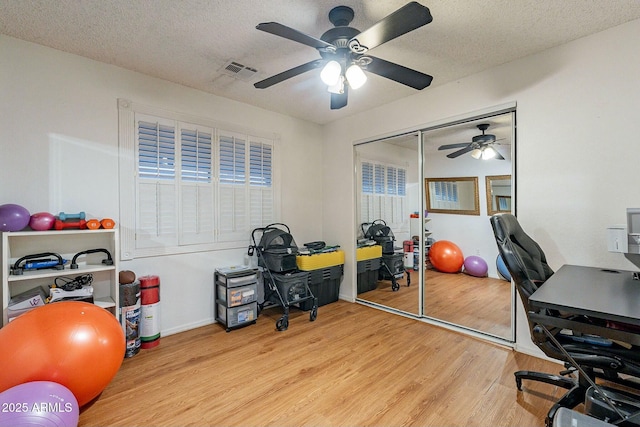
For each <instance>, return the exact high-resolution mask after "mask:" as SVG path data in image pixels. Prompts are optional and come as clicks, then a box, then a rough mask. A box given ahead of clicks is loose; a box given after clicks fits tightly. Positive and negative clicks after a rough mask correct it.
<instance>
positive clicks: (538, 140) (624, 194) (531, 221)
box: [324, 20, 640, 354]
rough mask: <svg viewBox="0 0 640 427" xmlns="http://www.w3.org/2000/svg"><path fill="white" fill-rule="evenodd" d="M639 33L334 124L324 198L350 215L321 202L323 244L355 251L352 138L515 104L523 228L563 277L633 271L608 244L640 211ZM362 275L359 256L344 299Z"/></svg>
mask: <svg viewBox="0 0 640 427" xmlns="http://www.w3.org/2000/svg"><path fill="white" fill-rule="evenodd" d="M638 35H640V20H636V21H632V22H629V23H626V24H624V25H621V26H619V27H616V28H613V29H609V30H607V31H604V32H601V33H599V34H595V35H592V36H589V37H585V38H583V39H580V40H576V41H574V42H571V43H568V44H566V45H563V46H561V47H558V48H554V49H550V50H548V51H545V52H543V53H541V54H537V55H533V56H530V57H527V58H523V59H520V60H517V61H514V62H511V63H508V64H504V65H502V66H500V67H497V68H494V69H491V70H487V71H485V72H482V73H479V74H476V75H473V76H471V77H468V78H465V79H461V80H459V81H456V82H453V83H450V84H446V85H443V86H438V87H433V88H430V89H425V90H424V91H422V92H419V93H417V94H416V95H414V96H412V97H409V98H405V99H403V100H401V101H398V102H395V103H392V104H388V105H385V106H383V107H380V108H377V109H375V110H371V111H368V112H366V113H363V114H357V115H353V116H349V117H346V118H344V119H342V120H340V121H337V122H334V123H332V124H330V125H327V126H326V127H325V129H324V131H325V135H324V140H325V144H324V161H325V164H326V165H332V167H331V168H327V173H325V176H324V189H325V194H324V196H325V200H332V201H333V203H332V206H336V204H337V205H339V206H341V208H340V209H330V208H329V206H328V205H327V204H325V205H324V223H325V227H324V235H325V239H334V240H336V241H337V242H338V243H339V244H341V245H343V247H345V248H347V253H353V242H354V236H353V232H352V230H353V225H352V224H353V218H354V216H353V213H354V197H353V190H352V189H353V179H354V178H353V164H352V159H353V149H352V146H351V144H352V143H353V142H354V141H361V140H364V139H367V138H372V137H373V136H376V135H382V134H389V133H391V132H392V131H394V130H399V129H409V128H417V127H421V125H426V124H429V123H433V122H435V121H439V120H443V119H445V118H447V117H454V116H459V115H461V114H464V113H468V112H472V111H476V110H481V109H485V108H487V107H491V106H494V105H499V104H504V103H507V102H513V101H515V102H517V137H518V139H517V142H518V146H517V157H516V161H517V203H518V205H517V213H518V217H519V219H520V221H521V223H522V225H523V226H524V228H525V229H526V230H527V232H528V233H529V234H530V235H531V236H532V237H533V238H534V239H535V240H537V241H538V243H540V245H541V246H542V247H543V248H544V249H545V251H546V253H547V255H548V258H549V262H550V264H551V266H552V267H553V268H554V269H558V268H559V267H560V266H561V265H562V264H565V263H572V264H582V265H589V266H606V267H614V268H627V269H634V268H635V267H634V265H633V264H631V263H630V262H629V261H628V260H627V259H625V258H624V257H623V256H622V255H620V254H614V253H609V252H607V249H606V241H605V237H606V228H607V227H608V226H610V225H612V224H620V223H625V221H626V217H625V210H626V208H627V207H638V206H640V191H638V188H637V185H638V184H637V182H638V180H637V170H638V159H640V154H639V151H640V145H639V144H638V138H639V135H640V120H638V118H637V117H636V116H637V114H638V112H639V111H640V55H638V49H637V39H638ZM496 48H499V46H497V47H496ZM373 79H375V77H372V81H371V84H374V83H375V82H374V81H373ZM437 79H438V76H435V81H437ZM365 88H366V87H365ZM338 184H339V185H338ZM353 267H354V262H353V261H352V260H350V262H348V263H347V265H345V283H343V286H342V289H341V293H342V295H343V296H345V297H354V296H355V291H354V290H353V288H355V285H354V281H355V274H354V268H353ZM347 281H351V282H350V285H351V288H349V283H346V282H347ZM594 297H596V296H594ZM517 322H518V327H517V340H518V347H519V349H521V350H522V351H526V352H532V353H535V354H541V353H539V352H538V351H537V349H536V348H535V347H534V345H533V344H532V343H531V341H530V339H529V332H528V329H527V325H526V321H525V317H524V313H523V312H522V310H521V307H519V312H518V316H517Z"/></svg>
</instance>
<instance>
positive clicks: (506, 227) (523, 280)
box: [490, 214, 640, 426]
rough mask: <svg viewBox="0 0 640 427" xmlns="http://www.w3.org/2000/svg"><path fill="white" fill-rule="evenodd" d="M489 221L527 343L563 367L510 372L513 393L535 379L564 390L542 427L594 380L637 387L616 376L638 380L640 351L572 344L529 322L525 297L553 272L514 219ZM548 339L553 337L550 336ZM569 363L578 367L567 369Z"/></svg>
mask: <svg viewBox="0 0 640 427" xmlns="http://www.w3.org/2000/svg"><path fill="white" fill-rule="evenodd" d="M490 221H491V226H492V227H493V233H494V236H495V238H496V243H497V244H498V250H499V252H500V255H502V259H503V260H504V263H505V265H506V267H507V269H508V270H509V273H510V274H511V278H512V279H513V281H514V283H515V285H516V289H517V290H518V294H519V295H520V299H521V300H522V303H523V305H524V308H525V310H526V313H527V319H528V321H529V330H530V332H531V338H532V340H533V342H534V343H535V344H536V345H537V346H538V347H539V348H540V349H541V350H542V351H543V352H544V354H546V355H547V356H549V357H551V358H553V359H556V360H560V361H563V362H564V363H565V367H566V368H567V369H566V370H564V371H562V372H561V373H560V375H554V374H547V373H541V372H532V371H517V372H515V377H516V386H517V388H518V390H522V380H523V379H526V380H534V381H541V382H544V383H548V384H553V385H556V386H558V387H563V388H566V389H568V390H569V391H568V392H567V393H565V394H564V396H562V397H561V398H560V400H558V401H557V402H556V403H555V404H554V405H553V406H552V408H551V409H550V410H549V413H548V414H547V419H546V425H547V426H551V425H552V422H553V417H554V415H555V413H556V411H557V410H558V409H559V408H561V407H566V408H574V407H576V406H577V405H578V404H580V403H583V402H584V401H585V394H586V392H587V389H588V388H589V387H590V386H591V385H592V384H593V383H594V382H595V379H596V377H598V378H604V379H607V380H608V381H611V382H614V383H619V384H623V385H626V386H630V387H633V388H638V387H639V386H640V383H636V382H633V381H632V380H629V379H628V378H621V377H620V376H619V375H618V374H627V375H631V376H633V377H640V351H638V348H637V347H632V348H630V349H629V348H627V347H628V346H624V345H620V344H618V343H613V345H611V346H610V347H603V346H598V345H593V344H589V343H584V342H577V341H575V340H574V338H572V337H571V336H568V335H567V334H565V333H562V334H561V333H560V332H561V330H560V328H549V327H547V326H548V325H540V324H539V323H538V322H536V321H534V320H532V319H531V317H532V316H534V314H533V313H535V312H534V311H533V309H532V308H531V306H530V304H529V296H531V294H533V293H534V292H535V291H536V290H537V289H538V287H539V286H540V285H541V284H542V283H544V282H545V281H546V280H547V279H548V278H549V277H551V276H552V275H553V273H554V272H553V270H552V269H551V267H549V265H548V264H547V260H546V257H545V254H544V252H543V251H542V248H540V246H539V245H538V244H537V243H536V242H535V241H534V240H533V239H532V238H531V237H529V236H528V235H527V234H526V233H525V232H524V230H523V229H522V227H521V226H520V224H519V223H518V220H517V219H516V217H515V216H513V215H511V214H497V215H494V216H492V217H491V218H490ZM541 314H547V315H552V316H560V317H562V314H561V313H558V312H553V311H549V310H545V311H544V313H541ZM568 319H570V320H571V321H578V322H581V323H589V324H595V325H598V326H606V325H605V324H598V323H599V320H598V319H591V318H587V317H585V316H571V317H568ZM549 335H551V336H552V337H553V338H550V337H549ZM554 341H555V342H554ZM557 344H558V345H559V346H560V347H562V348H560V347H559V346H558V345H557ZM572 359H573V360H572ZM573 363H576V364H577V365H578V366H577V367H576V366H573ZM574 372H575V373H576V374H577V378H574V377H573V376H572V377H569V376H567V375H569V374H571V373H574Z"/></svg>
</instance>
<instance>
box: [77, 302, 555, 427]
mask: <svg viewBox="0 0 640 427" xmlns="http://www.w3.org/2000/svg"><path fill="white" fill-rule="evenodd" d="M280 315H281V310H280V309H279V308H278V307H275V308H270V309H268V310H265V311H264V312H263V313H262V314H261V315H260V317H259V318H258V322H257V324H255V325H250V326H248V327H245V328H242V329H238V330H234V331H231V332H229V333H226V332H225V331H224V328H223V327H222V326H221V325H218V324H214V325H209V326H205V327H201V328H198V329H194V330H191V331H188V332H184V333H180V334H176V335H172V336H169V337H162V338H161V342H160V345H159V346H158V347H156V348H155V349H150V350H141V351H140V353H138V354H137V355H135V356H133V357H131V358H128V359H125V360H124V362H123V365H122V368H121V369H120V371H119V373H118V374H117V376H116V377H115V378H114V380H113V381H112V382H111V383H110V384H109V386H107V388H106V389H105V390H104V392H103V393H102V394H101V396H99V397H98V398H97V400H95V401H94V402H93V403H91V404H89V405H86V406H85V407H84V408H83V410H82V411H81V415H80V422H79V425H80V426H401V425H402V426H478V427H482V426H487V427H489V426H491V427H496V426H542V425H544V421H543V420H544V416H545V414H546V412H547V410H548V408H549V407H550V406H551V405H552V404H553V402H554V401H555V400H556V399H557V397H559V396H560V395H561V394H562V393H563V392H564V390H560V389H557V388H556V387H554V386H551V385H546V384H541V383H532V382H531V383H529V382H525V384H524V386H525V391H523V392H518V391H517V390H516V386H515V381H514V379H513V372H514V371H516V370H518V369H531V370H543V371H548V372H557V371H558V370H559V369H560V365H557V364H554V363H552V362H548V361H544V360H541V359H538V358H534V357H531V356H527V355H524V354H521V353H516V352H514V351H512V350H510V349H507V348H504V347H501V346H497V345H495V344H491V343H486V342H484V341H482V340H477V339H475V338H472V337H468V336H465V335H462V334H458V333H455V332H451V331H448V330H445V329H443V328H439V327H436V326H432V325H428V324H425V323H422V322H419V321H417V320H412V319H408V318H404V317H402V316H397V315H394V314H390V313H386V312H383V311H381V310H376V309H373V308H370V307H366V306H363V305H360V304H352V303H348V302H345V301H338V302H335V303H332V304H328V305H325V306H322V307H320V308H319V310H318V318H317V320H316V321H315V322H310V321H309V313H308V312H302V311H300V310H297V309H292V313H291V317H290V325H289V329H288V330H287V331H283V332H277V331H276V330H275V320H277V319H278V318H279V317H280Z"/></svg>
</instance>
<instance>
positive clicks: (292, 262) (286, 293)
mask: <svg viewBox="0 0 640 427" xmlns="http://www.w3.org/2000/svg"><path fill="white" fill-rule="evenodd" d="M290 231H291V230H290V229H289V227H288V226H287V225H285V224H281V223H274V224H269V225H267V226H266V227H262V228H256V229H254V230H253V231H252V232H251V240H252V242H253V245H251V246H249V252H248V254H249V256H253V254H254V253H257V256H258V269H259V270H260V271H261V272H262V278H263V281H264V301H263V302H262V303H260V302H258V314H260V311H262V310H263V309H264V307H265V304H268V303H271V305H279V306H281V307H282V309H283V312H284V313H283V315H282V317H280V319H278V321H276V329H277V330H278V331H285V330H287V328H288V327H289V307H290V306H291V305H295V304H300V303H305V302H307V301H310V302H311V303H312V307H311V311H310V313H309V321H311V322H313V321H314V320H316V317H317V316H318V299H317V298H316V297H315V296H314V295H313V293H312V292H311V289H310V288H309V273H308V272H306V271H298V270H297V268H298V265H297V263H296V255H297V254H298V246H297V245H296V243H295V241H294V240H293V236H292V235H291V232H290ZM260 233H261V234H262V235H261V238H260V243H256V242H257V240H256V234H260Z"/></svg>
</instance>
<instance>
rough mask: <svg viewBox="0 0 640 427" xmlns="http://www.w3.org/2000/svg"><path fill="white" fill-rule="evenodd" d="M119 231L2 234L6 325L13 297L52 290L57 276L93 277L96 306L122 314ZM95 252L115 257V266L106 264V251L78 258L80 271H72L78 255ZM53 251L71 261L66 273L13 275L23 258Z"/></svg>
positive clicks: (47, 271)
mask: <svg viewBox="0 0 640 427" xmlns="http://www.w3.org/2000/svg"><path fill="white" fill-rule="evenodd" d="M119 248H120V245H119V242H118V230H117V229H111V230H104V229H99V230H59V231H54V230H52V231H17V232H3V233H2V253H1V255H2V287H1V288H0V296H1V299H2V326H4V325H5V324H7V321H8V319H7V307H8V305H9V300H10V299H11V297H12V296H14V295H17V294H20V293H22V292H25V291H27V290H29V289H32V288H35V287H37V286H40V287H42V288H44V289H48V287H49V285H51V284H53V282H54V280H55V278H56V277H69V278H74V277H76V276H80V275H83V274H88V273H91V274H92V275H93V283H92V285H93V297H94V302H95V304H96V305H98V306H100V307H103V308H105V309H107V310H109V311H110V312H111V313H112V314H113V315H114V316H117V315H118V307H119V302H118V292H119V289H118V271H119V270H118V261H119V259H120V254H119ZM91 249H106V250H107V251H109V253H110V254H111V258H112V260H113V264H112V265H106V264H103V263H102V260H104V259H106V258H107V255H106V254H105V253H103V252H96V253H92V254H86V255H85V254H83V255H80V256H78V258H77V260H76V263H77V264H78V268H77V269H73V270H72V269H71V268H70V264H71V260H72V259H73V257H74V255H76V254H77V253H79V252H82V251H86V250H91ZM45 252H53V253H56V254H59V255H60V256H62V258H63V259H65V260H68V262H67V263H66V264H65V266H64V269H63V270H55V269H42V270H25V271H24V272H23V274H21V275H14V274H11V268H12V267H13V266H14V263H15V262H16V261H18V260H19V259H20V258H22V257H24V256H27V255H33V254H39V253H45Z"/></svg>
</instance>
